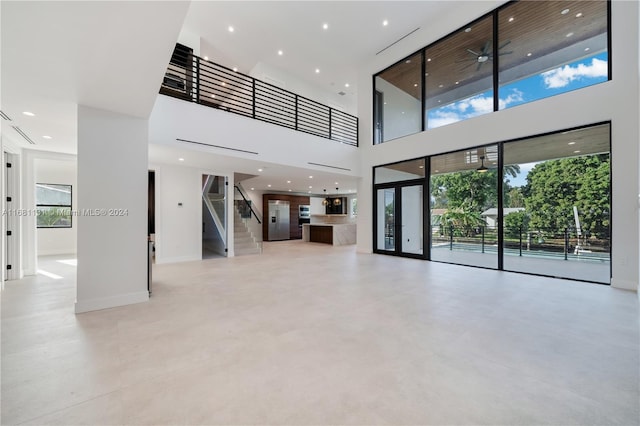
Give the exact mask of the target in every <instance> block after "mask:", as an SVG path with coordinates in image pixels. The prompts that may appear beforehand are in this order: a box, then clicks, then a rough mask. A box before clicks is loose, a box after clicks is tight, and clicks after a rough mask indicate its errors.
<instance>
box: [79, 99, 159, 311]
mask: <svg viewBox="0 0 640 426" xmlns="http://www.w3.org/2000/svg"><path fill="white" fill-rule="evenodd" d="M147 129H148V123H147V120H145V119H140V118H135V117H131V116H126V115H122V114H117V113H113V112H108V111H105V110H100V109H96V108H91V107H87V106H83V105H79V106H78V182H79V185H78V190H77V191H76V193H77V194H78V209H79V210H80V211H83V210H84V209H91V210H92V211H96V210H97V211H99V212H100V213H99V214H98V215H89V214H80V215H79V216H78V217H77V218H76V219H77V222H78V255H77V258H78V270H77V271H78V272H77V274H78V275H77V276H78V278H77V297H76V312H77V313H79V312H86V311H93V310H98V309H105V308H110V307H114V306H121V305H127V304H131V303H138V302H143V301H146V300H148V298H149V294H148V291H147V193H148V171H147V163H148V152H147V151H148V138H147ZM125 212H126V213H125Z"/></svg>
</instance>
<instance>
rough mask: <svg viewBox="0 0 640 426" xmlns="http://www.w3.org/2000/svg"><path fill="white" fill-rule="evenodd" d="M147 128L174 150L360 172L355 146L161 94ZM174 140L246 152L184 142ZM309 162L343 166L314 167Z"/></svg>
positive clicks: (151, 136) (155, 139)
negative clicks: (190, 142)
mask: <svg viewBox="0 0 640 426" xmlns="http://www.w3.org/2000/svg"><path fill="white" fill-rule="evenodd" d="M149 132H150V133H149V139H150V141H151V142H152V143H154V144H159V145H165V146H173V147H178V148H180V149H183V148H185V147H187V146H188V147H189V148H190V149H197V150H202V151H206V152H209V153H214V154H220V155H223V156H234V157H237V158H244V159H249V160H255V161H262V162H265V163H275V164H283V165H289V166H294V167H301V168H305V169H313V170H323V171H329V172H332V173H340V174H345V175H350V176H358V173H359V172H360V164H361V161H360V155H359V150H358V148H356V147H353V146H349V145H345V144H342V143H338V142H335V141H332V140H329V139H325V138H321V137H318V136H313V135H310V134H307V133H303V132H297V131H295V130H291V129H287V128H285V127H281V126H276V125H273V124H269V123H265V122H262V121H259V120H254V119H251V118H248V117H243V116H240V115H238V114H231V113H229V112H226V111H220V110H217V109H214V108H209V107H206V106H202V105H198V104H195V103H189V102H185V101H183V100H180V99H174V98H170V97H167V96H162V95H160V96H158V99H157V100H156V104H155V106H154V108H153V112H152V113H151V117H150V118H149ZM176 139H185V140H189V141H195V142H199V143H203V144H208V145H218V146H223V147H228V148H234V149H238V150H244V151H249V152H239V151H232V150H228V149H221V148H215V147H206V146H201V145H193V144H187V143H184V142H179V141H177V140H176ZM300 147H304V150H301V149H300ZM309 162H315V163H319V164H324V165H328V166H333V167H340V168H342V169H348V170H336V169H333V168H327V167H322V166H314V165H310V164H309Z"/></svg>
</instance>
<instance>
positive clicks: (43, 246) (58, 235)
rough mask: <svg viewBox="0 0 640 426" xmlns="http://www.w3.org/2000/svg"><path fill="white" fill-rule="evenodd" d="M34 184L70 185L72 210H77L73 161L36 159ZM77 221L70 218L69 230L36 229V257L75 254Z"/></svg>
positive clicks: (75, 169) (74, 164) (76, 183)
mask: <svg viewBox="0 0 640 426" xmlns="http://www.w3.org/2000/svg"><path fill="white" fill-rule="evenodd" d="M35 173H36V183H52V184H58V185H71V202H72V206H71V208H72V210H74V211H77V210H78V197H77V189H78V178H77V165H76V162H75V161H62V160H48V159H38V160H36V162H35ZM77 229H78V221H77V218H76V217H72V218H71V228H37V229H36V235H37V255H38V256H48V255H56V254H73V255H75V253H76V247H77V244H76V239H77Z"/></svg>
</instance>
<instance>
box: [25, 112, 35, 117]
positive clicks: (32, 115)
mask: <svg viewBox="0 0 640 426" xmlns="http://www.w3.org/2000/svg"><path fill="white" fill-rule="evenodd" d="M23 114H24V115H27V116H29V117H34V116H35V114H34V113H32V112H31V111H24V112H23Z"/></svg>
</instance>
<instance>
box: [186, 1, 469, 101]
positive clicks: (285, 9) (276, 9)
mask: <svg viewBox="0 0 640 426" xmlns="http://www.w3.org/2000/svg"><path fill="white" fill-rule="evenodd" d="M456 7H460V2H444V1H234V2H230V1H195V2H192V4H191V7H190V8H189V12H188V14H187V18H186V19H185V24H184V29H185V30H188V31H189V32H191V33H195V34H199V35H200V36H201V37H202V38H203V39H204V41H205V42H206V43H205V44H206V45H210V46H213V47H214V48H215V50H217V52H206V51H203V52H202V53H201V54H202V55H203V56H204V55H205V54H210V55H215V54H217V56H219V57H220V58H221V59H219V60H220V61H225V62H228V63H224V64H223V65H227V66H228V67H237V68H238V69H239V71H241V72H244V73H248V72H249V71H250V70H251V69H252V68H253V67H254V66H255V65H256V64H258V63H260V62H262V63H266V64H269V65H270V66H272V67H276V68H278V69H281V70H283V71H284V72H286V73H288V74H290V75H292V76H295V77H296V78H298V79H301V80H304V81H306V82H308V83H309V84H312V85H315V86H317V87H319V88H321V89H323V90H326V91H329V92H332V93H338V92H340V91H344V92H346V93H347V96H354V95H355V94H356V93H357V85H356V73H357V68H358V67H359V66H361V65H362V64H364V63H366V62H367V61H370V60H371V59H372V58H374V57H375V55H376V53H377V52H379V51H381V50H382V49H384V48H386V47H387V46H389V45H390V44H392V43H394V42H396V41H397V40H398V39H400V38H401V37H403V36H405V35H407V34H408V33H410V32H412V31H413V30H415V29H416V28H418V27H422V26H424V25H426V24H428V22H429V21H430V20H433V19H437V17H438V16H440V15H441V14H442V13H444V12H446V11H449V10H451V9H453V8H456ZM384 21H386V22H387V25H383V22H384ZM324 24H326V25H327V29H324V28H323V25H324ZM230 26H232V27H233V29H234V31H233V32H229V27H230ZM279 50H281V51H282V53H283V54H282V55H279V54H278V51H279ZM214 60H215V59H214ZM316 69H319V70H320V72H319V73H316ZM345 84H349V87H346V86H345Z"/></svg>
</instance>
